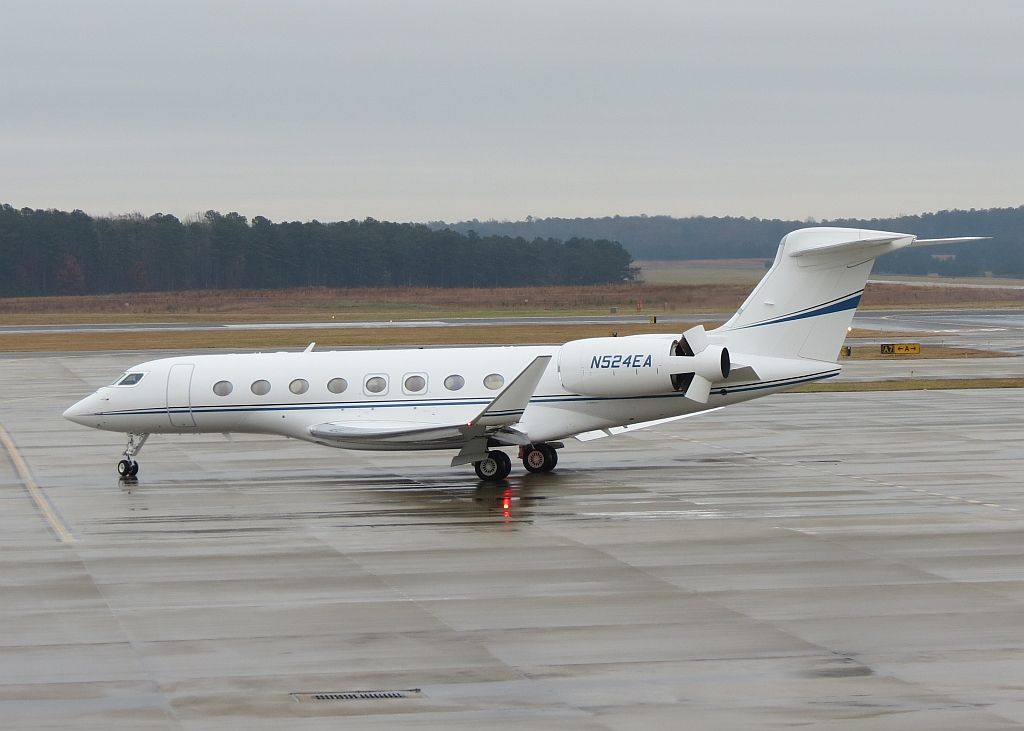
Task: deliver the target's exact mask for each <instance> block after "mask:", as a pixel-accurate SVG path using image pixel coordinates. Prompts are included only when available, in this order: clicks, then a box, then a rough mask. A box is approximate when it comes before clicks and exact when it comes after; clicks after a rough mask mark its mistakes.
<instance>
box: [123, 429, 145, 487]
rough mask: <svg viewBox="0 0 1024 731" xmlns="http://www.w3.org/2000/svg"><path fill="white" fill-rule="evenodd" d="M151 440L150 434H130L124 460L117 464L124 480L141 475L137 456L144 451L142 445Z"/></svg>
mask: <svg viewBox="0 0 1024 731" xmlns="http://www.w3.org/2000/svg"><path fill="white" fill-rule="evenodd" d="M147 439H149V434H129V435H128V445H127V446H126V447H125V448H124V459H122V460H121V461H120V462H118V463H117V474H118V475H120V477H121V479H123V480H130V479H131V478H133V477H135V476H136V475H138V474H139V463H138V462H136V461H135V455H137V454H138V453H139V452H141V451H142V445H144V444H145V443H146V440H147Z"/></svg>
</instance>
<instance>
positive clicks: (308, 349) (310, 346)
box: [302, 342, 316, 353]
mask: <svg viewBox="0 0 1024 731" xmlns="http://www.w3.org/2000/svg"><path fill="white" fill-rule="evenodd" d="M314 345H316V343H315V342H312V343H310V344H309V345H307V346H306V349H305V350H303V351H302V352H303V353H312V352H313V346H314Z"/></svg>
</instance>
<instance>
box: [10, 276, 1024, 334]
mask: <svg viewBox="0 0 1024 731" xmlns="http://www.w3.org/2000/svg"><path fill="white" fill-rule="evenodd" d="M750 289H751V285H750V283H736V282H721V283H716V284H706V283H705V284H678V283H667V284H654V283H652V284H640V283H629V284H615V285H603V286H592V287H530V288H515V287H507V288H500V289H437V288H426V287H418V288H392V289H330V288H323V287H314V288H306V289H283V290H268V291H260V290H206V291H198V292H154V293H139V294H122V295H92V296H79V297H19V298H7V299H0V318H2V319H3V321H4V322H5V323H7V324H11V325H19V324H22V325H37V324H69V323H120V322H132V323H134V322H203V321H217V322H256V321H267V322H289V321H291V322H297V321H313V322H315V321H317V320H322V321H325V322H326V321H330V320H331V319H332V318H333V319H345V320H376V319H384V320H388V319H394V320H398V319H415V318H436V317H445V316H448V317H460V316H461V317H473V316H502V315H552V314H562V315H564V314H576V315H583V314H607V313H608V312H609V311H611V309H612V308H616V309H617V311H618V312H619V314H636V313H637V312H638V310H637V302H640V303H642V306H643V309H642V311H641V312H642V314H665V313H694V314H698V313H702V312H731V311H733V310H735V309H736V308H737V307H738V306H739V305H740V303H741V302H742V301H743V300H744V299H745V298H746V296H747V294H748V293H749V291H750ZM862 305H863V306H865V307H886V308H888V307H978V306H982V307H995V306H999V307H1007V306H1017V307H1020V306H1024V291H1014V290H990V289H967V288H944V287H924V286H922V287H916V286H913V285H900V284H869V285H868V287H867V290H866V291H865V294H864V299H863V302H862Z"/></svg>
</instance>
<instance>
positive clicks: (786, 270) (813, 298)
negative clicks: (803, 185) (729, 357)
mask: <svg viewBox="0 0 1024 731" xmlns="http://www.w3.org/2000/svg"><path fill="white" fill-rule="evenodd" d="M978 238H983V237H973V236H972V237H963V238H955V239H918V238H916V237H915V236H913V235H911V234H901V233H892V232H890V231H869V230H864V229H855V228H829V227H816V228H803V229H800V230H798V231H793V232H792V233H789V234H787V235H786V236H784V237H783V238H782V243H780V244H779V250H778V253H777V254H776V255H775V262H774V263H773V264H772V267H771V269H770V270H769V271H768V273H767V274H766V275H765V276H764V278H763V279H762V280H761V282H760V283H759V284H758V285H757V287H756V288H755V289H754V291H753V292H751V293H750V296H749V297H747V299H746V301H745V302H744V303H743V304H742V305H741V306H740V308H739V310H737V311H736V314H735V315H733V316H732V318H730V319H729V321H728V322H726V323H725V324H724V325H722V326H721V327H719V328H717V329H715V330H713V331H711V332H709V333H708V334H709V335H711V336H713V337H714V339H715V340H716V341H721V342H725V343H727V344H728V347H729V349H730V350H731V351H734V352H738V353H750V354H756V355H761V356H771V357H779V358H804V359H810V360H817V361H827V362H834V361H835V360H837V359H838V357H839V349H840V348H841V347H842V345H843V342H844V340H845V339H846V334H847V331H848V329H849V327H850V323H851V322H852V321H853V315H854V313H855V312H856V311H857V306H858V305H859V304H860V298H861V295H862V294H863V293H864V285H865V284H866V283H867V280H868V275H870V274H871V267H872V265H873V264H874V263H875V259H876V258H877V257H879V256H881V255H883V254H888V253H889V252H891V251H896V250H897V249H902V248H904V247H906V246H919V245H920V246H925V245H930V244H945V243H957V242H962V241H974V240H976V239H978Z"/></svg>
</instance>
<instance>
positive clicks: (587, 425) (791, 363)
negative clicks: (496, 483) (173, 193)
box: [64, 227, 977, 480]
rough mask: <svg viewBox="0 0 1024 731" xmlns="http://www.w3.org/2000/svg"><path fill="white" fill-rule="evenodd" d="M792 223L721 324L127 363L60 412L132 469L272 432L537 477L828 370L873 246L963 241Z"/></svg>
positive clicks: (494, 473) (485, 473) (125, 472)
mask: <svg viewBox="0 0 1024 731" xmlns="http://www.w3.org/2000/svg"><path fill="white" fill-rule="evenodd" d="M975 238H977V237H968V238H958V239H930V240H919V239H916V237H914V236H912V235H909V234H901V233H889V232H885V231H866V230H859V229H848V228H823V227H821V228H806V229H801V230H799V231H794V232H792V233H790V234H788V235H787V236H785V237H784V238H783V239H782V243H781V244H780V246H779V250H778V253H777V254H776V256H775V262H774V264H773V265H772V267H771V269H770V270H769V271H768V273H767V274H766V275H765V277H764V278H763V279H762V280H761V282H760V283H759V284H758V285H757V287H756V288H755V289H754V290H753V292H751V294H750V296H749V297H747V300H746V301H745V302H744V303H743V305H742V306H741V307H740V308H739V310H737V312H736V314H735V315H733V316H732V318H730V319H729V321H728V322H726V323H725V324H724V325H722V326H721V327H718V328H715V329H714V330H710V331H705V329H704V327H703V326H702V325H698V326H696V327H694V328H691V329H689V330H687V331H686V332H685V333H683V334H682V335H680V336H672V335H664V334H650V335H633V336H629V337H621V338H616V337H604V338H587V339H584V340H574V341H572V342H569V343H566V344H565V345H552V346H512V347H483V348H479V347H463V348H432V349H404V350H364V351H317V352H313V346H312V344H311V345H310V347H309V348H307V349H306V350H305V351H303V352H301V353H295V352H287V353H244V354H233V355H187V356H178V357H174V358H161V359H159V360H151V361H148V362H146V363H141V364H139V365H137V366H134V367H132V368H130V369H128V370H127V371H126V372H125V373H124V374H123V375H122V376H120V377H119V378H118V379H117V380H116V381H115V382H114V383H113V384H112V385H110V386H105V387H103V388H100V389H99V390H98V391H96V392H95V393H94V394H92V395H90V396H87V397H85V398H84V399H82V400H81V401H79V402H78V403H76V404H75V405H74V406H72V407H71V408H69V409H68V410H67V411H65V412H64V416H65V417H66V418H68V419H70V420H71V421H74V422H76V423H78V424H82V425H84V426H89V427H93V428H95V429H105V430H107V431H114V432H123V433H126V434H127V435H128V444H127V447H126V448H125V450H124V455H123V458H122V459H121V461H120V462H118V465H117V471H118V473H119V474H120V475H121V476H122V477H126V478H132V477H134V476H135V475H136V474H137V473H138V471H139V463H138V462H137V461H136V459H135V458H136V456H137V455H138V453H139V451H140V450H141V449H142V446H143V444H144V443H145V442H146V439H147V438H148V437H149V436H150V435H151V434H197V433H203V432H224V433H228V432H249V433H256V434H277V435H281V436H286V437H292V438H295V439H302V440H305V441H308V442H314V443H316V444H322V445H324V446H328V447H340V448H342V449H367V450H413V449H447V450H453V451H455V452H456V454H455V456H454V457H453V459H452V461H451V464H452V465H453V466H455V465H464V464H472V465H473V466H474V468H475V469H476V474H477V476H478V477H479V478H480V479H482V480H501V479H503V478H505V477H506V476H508V474H509V472H510V470H511V468H512V461H511V459H510V457H509V455H508V454H507V453H506V451H504V450H505V449H507V448H512V449H518V455H519V457H520V458H521V459H522V462H523V465H524V467H525V468H526V469H527V470H528V471H530V472H548V471H550V470H552V469H554V467H555V465H556V463H557V462H558V452H557V450H558V449H560V448H561V447H563V446H564V443H563V440H565V439H568V438H570V437H574V438H576V439H578V440H581V441H587V440H590V439H596V438H600V437H604V436H610V435H613V434H619V433H622V432H627V431H631V430H634V429H640V428H643V427H646V426H652V425H655V424H662V423H665V422H669V421H673V420H676V419H683V418H686V417H688V416H692V415H694V414H698V413H701V412H707V411H712V410H715V409H719V408H722V407H724V406H729V405H731V404H735V403H739V402H741V401H748V400H750V399H754V398H757V397H759V396H765V395H767V394H770V393H775V392H777V391H782V390H785V389H787V388H790V387H792V386H796V385H798V384H801V383H810V382H812V381H820V380H823V379H826V378H833V377H835V376H836V375H838V374H839V371H840V366H839V364H838V363H836V360H837V358H838V354H839V349H840V347H841V346H842V344H843V341H844V339H845V337H846V333H847V330H848V328H849V326H850V322H851V320H852V319H853V315H854V312H855V311H856V309H857V305H858V304H859V302H860V298H861V294H862V293H863V291H864V285H865V283H866V282H867V278H868V274H869V273H870V271H871V266H872V264H873V263H874V260H875V257H878V256H880V255H882V254H886V253H888V252H891V251H895V250H897V249H901V248H903V247H905V246H916V245H925V244H937V243H951V242H959V241H970V240H974V239H975Z"/></svg>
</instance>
